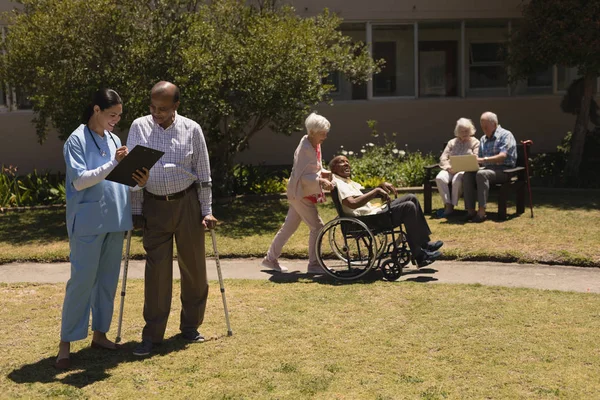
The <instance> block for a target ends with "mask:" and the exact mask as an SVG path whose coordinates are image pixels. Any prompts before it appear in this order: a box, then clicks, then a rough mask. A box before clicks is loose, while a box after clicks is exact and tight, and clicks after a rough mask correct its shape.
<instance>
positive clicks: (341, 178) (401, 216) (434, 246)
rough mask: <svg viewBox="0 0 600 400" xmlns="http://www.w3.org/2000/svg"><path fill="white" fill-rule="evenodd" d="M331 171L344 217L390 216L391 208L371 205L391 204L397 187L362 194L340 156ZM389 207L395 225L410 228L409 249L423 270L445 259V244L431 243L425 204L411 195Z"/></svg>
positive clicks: (384, 187) (348, 166)
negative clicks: (443, 256) (422, 205)
mask: <svg viewBox="0 0 600 400" xmlns="http://www.w3.org/2000/svg"><path fill="white" fill-rule="evenodd" d="M329 169H330V170H331V172H332V173H333V182H334V183H335V185H336V187H337V192H338V196H339V198H340V202H341V203H342V209H343V210H344V213H346V214H347V215H350V216H354V217H359V216H361V215H373V214H381V213H387V212H388V208H387V204H385V205H383V206H376V205H374V204H372V203H371V200H373V199H374V198H377V197H381V198H382V199H383V200H384V201H386V202H387V201H388V200H389V199H390V193H394V194H395V193H396V189H395V188H394V186H393V185H391V184H389V183H387V182H384V183H382V184H381V185H380V186H379V187H377V188H375V189H373V190H371V191H370V192H367V193H363V192H361V190H360V189H362V186H361V185H360V184H359V183H357V182H354V181H353V180H352V179H350V173H351V170H350V162H349V161H348V159H347V158H346V157H344V156H337V157H335V158H334V159H333V160H331V162H330V163H329ZM389 207H390V209H391V211H392V223H393V225H394V226H399V225H400V224H404V227H405V228H406V239H407V242H408V246H409V247H410V251H411V253H412V255H413V257H414V258H415V260H416V262H417V266H418V267H419V268H421V267H424V266H426V265H429V264H431V263H433V262H434V261H435V260H436V259H437V258H438V257H440V256H441V255H442V253H441V252H439V251H438V249H439V248H440V247H442V246H443V245H444V243H443V242H442V241H441V240H438V241H437V242H431V241H430V240H429V235H430V234H431V230H430V229H429V225H428V224H427V220H425V216H424V215H423V210H421V204H420V203H419V200H418V199H417V198H416V197H415V195H414V194H407V195H404V196H402V197H400V198H399V199H395V200H394V201H392V202H391V203H390V205H389Z"/></svg>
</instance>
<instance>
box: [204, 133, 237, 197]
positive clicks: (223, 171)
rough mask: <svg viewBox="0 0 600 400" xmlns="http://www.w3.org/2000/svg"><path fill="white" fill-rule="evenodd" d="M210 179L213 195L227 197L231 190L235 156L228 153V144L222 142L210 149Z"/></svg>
mask: <svg viewBox="0 0 600 400" xmlns="http://www.w3.org/2000/svg"><path fill="white" fill-rule="evenodd" d="M211 150H212V151H211V159H210V164H211V170H212V171H211V175H212V176H211V177H212V181H213V195H217V196H229V195H230V194H231V192H232V189H233V181H232V176H231V172H232V169H233V158H234V157H235V154H232V153H231V152H230V151H229V146H228V143H227V142H226V141H225V140H223V141H221V143H219V144H218V145H216V146H213V147H212V149H211Z"/></svg>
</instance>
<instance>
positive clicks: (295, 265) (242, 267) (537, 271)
mask: <svg viewBox="0 0 600 400" xmlns="http://www.w3.org/2000/svg"><path fill="white" fill-rule="evenodd" d="M259 262H260V260H259V259H253V258H246V259H221V270H222V272H223V277H224V278H225V279H269V280H271V281H274V282H283V281H293V280H296V279H299V278H309V279H312V278H313V276H312V275H307V274H305V272H306V264H307V262H306V261H305V260H281V263H282V264H283V265H286V266H287V267H288V268H289V269H290V272H288V273H286V274H281V273H274V272H271V271H268V270H264V269H263V268H262V267H260V266H259ZM174 263H175V268H174V277H175V278H179V269H178V268H177V265H176V264H177V262H176V261H175V262H174ZM69 268H70V265H69V264H68V263H55V264H35V263H12V264H4V265H0V282H8V283H14V282H42V283H56V282H66V281H67V280H68V279H69ZM208 272H209V279H211V280H216V279H218V277H217V271H216V268H215V262H214V260H208ZM404 272H405V273H404V275H402V277H401V278H400V281H416V282H423V283H430V284H431V283H479V284H482V285H494V286H507V287H527V288H535V289H550V290H563V291H576V292H590V293H600V268H581V267H568V266H548V265H540V264H506V263H496V262H457V261H437V262H436V263H435V264H432V265H431V266H430V267H428V268H424V269H422V270H417V269H415V268H414V267H412V268H408V269H405V270H404ZM128 277H129V278H130V279H142V278H143V277H144V261H137V260H132V261H130V262H129V274H128ZM315 279H323V278H318V277H317V278H315Z"/></svg>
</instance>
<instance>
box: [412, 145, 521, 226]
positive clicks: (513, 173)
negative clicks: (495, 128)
mask: <svg viewBox="0 0 600 400" xmlns="http://www.w3.org/2000/svg"><path fill="white" fill-rule="evenodd" d="M524 146H530V145H529V144H521V143H519V144H517V164H516V166H515V167H514V168H510V169H507V170H504V172H505V173H506V174H508V176H509V179H508V181H506V182H503V183H497V184H495V185H491V186H490V192H492V190H495V191H497V192H498V220H500V221H502V220H505V219H506V216H507V214H506V205H507V200H508V197H509V195H510V194H511V193H514V194H515V196H516V200H515V202H516V206H517V212H516V213H517V214H523V213H524V212H525V192H526V190H525V188H526V186H527V174H526V172H525V171H526V168H525V161H526V160H525V148H524ZM526 151H527V154H530V153H529V147H528V148H527V149H526ZM439 170H440V166H439V164H435V165H428V166H425V179H424V182H423V196H424V200H423V211H424V212H425V214H431V211H432V209H431V199H432V196H433V195H434V191H435V195H437V193H438V190H437V183H436V181H435V177H436V175H437V173H438V172H439ZM451 185H452V184H450V185H449V186H450V190H452V189H451Z"/></svg>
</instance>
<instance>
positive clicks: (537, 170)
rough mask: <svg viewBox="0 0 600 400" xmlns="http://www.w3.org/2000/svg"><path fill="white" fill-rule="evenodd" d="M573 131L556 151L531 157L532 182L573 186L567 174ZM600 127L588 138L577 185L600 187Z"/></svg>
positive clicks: (540, 184)
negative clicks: (599, 171)
mask: <svg viewBox="0 0 600 400" xmlns="http://www.w3.org/2000/svg"><path fill="white" fill-rule="evenodd" d="M571 136H572V134H571V132H568V133H567V135H566V136H565V137H564V138H563V140H562V142H561V144H560V145H558V146H557V147H556V151H555V152H550V153H541V154H537V155H535V156H534V157H532V158H531V161H530V167H531V175H532V183H533V184H534V185H537V186H547V187H567V186H569V187H572V186H574V185H573V182H569V180H568V178H567V177H566V174H565V168H566V165H567V159H568V157H569V153H570V151H571ZM599 154H600V128H596V130H594V131H590V132H589V133H588V135H587V138H586V147H585V150H584V152H583V157H582V160H581V173H580V176H579V179H578V181H577V186H579V187H583V188H600V176H599V175H598V173H597V172H598V170H600V157H599V156H598V155H599Z"/></svg>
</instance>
